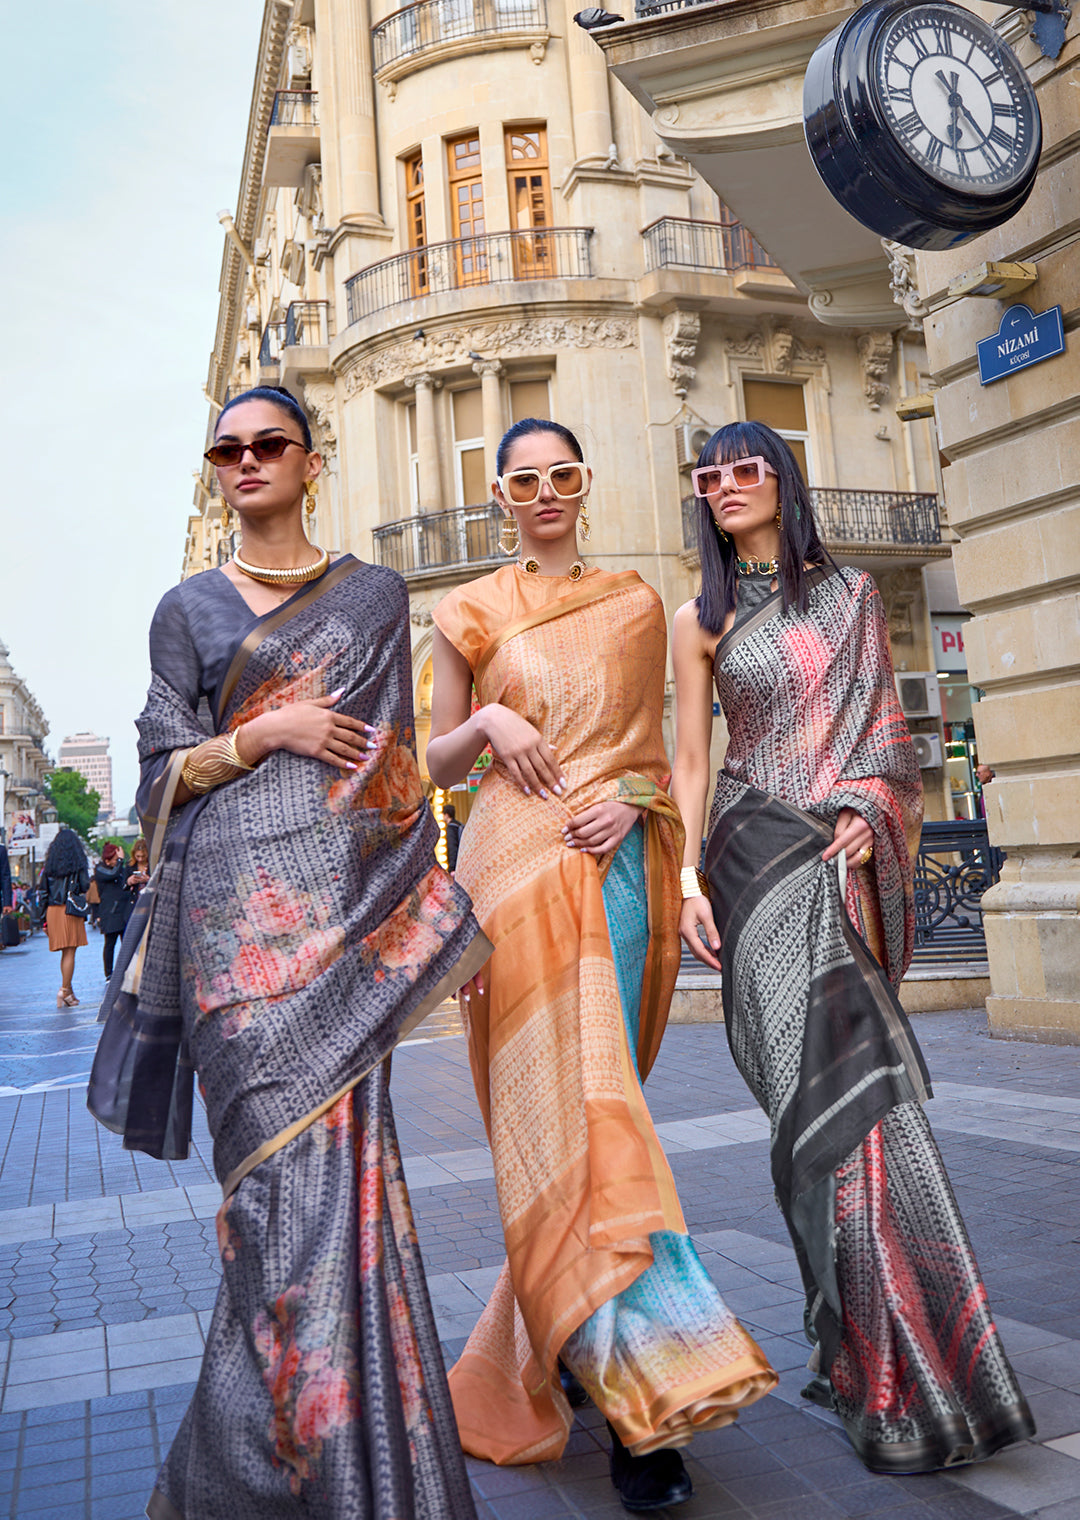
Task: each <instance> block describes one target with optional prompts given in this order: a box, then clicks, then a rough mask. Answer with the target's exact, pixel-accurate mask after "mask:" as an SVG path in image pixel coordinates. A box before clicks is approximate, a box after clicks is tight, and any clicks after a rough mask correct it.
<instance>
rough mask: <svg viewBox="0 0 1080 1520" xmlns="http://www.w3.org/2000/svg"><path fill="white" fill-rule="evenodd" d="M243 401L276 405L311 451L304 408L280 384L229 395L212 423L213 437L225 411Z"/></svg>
mask: <svg viewBox="0 0 1080 1520" xmlns="http://www.w3.org/2000/svg"><path fill="white" fill-rule="evenodd" d="M245 401H269V403H270V405H271V406H276V407H277V409H278V410H279V411H281V412H284V413H285V415H286V417H291V418H292V420H293V421H294V422H295V423H296V425H297V427H298V428H299V429H300V437H301V438H302V439H303V440H304V447H305V449H307V451H308V453H309V454H310V453H311V450H312V448H313V447H314V445H313V444H312V441H311V425H310V423H309V422H308V420H307V416H306V414H305V412H304V408H303V407H302V406H301V405H300V403H299V401H297V399H296V397H295V396H291V395H290V394H289V392H288V391H287V390H285V388H284V387H283V386H280V385H256V386H253V387H252V389H251V390H249V391H241V392H240V394H239V396H231V397H230V398H229V400H228V401H226V403H225V405H224V406H223V407H222V408H221V411H220V412H219V413H218V419H217V421H216V422H215V423H214V437H215V438H216V437H217V432H218V428H219V427H220V426H221V419H222V417H224V415H225V413H226V412H231V411H232V409H233V407H234V406H242V405H243V404H244V402H245Z"/></svg>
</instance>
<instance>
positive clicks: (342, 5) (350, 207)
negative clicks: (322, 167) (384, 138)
mask: <svg viewBox="0 0 1080 1520" xmlns="http://www.w3.org/2000/svg"><path fill="white" fill-rule="evenodd" d="M316 37H317V39H318V46H319V54H320V61H321V64H322V70H323V73H324V75H325V74H329V75H331V76H332V77H331V78H329V79H323V80H322V81H321V84H322V89H321V91H320V102H319V103H320V108H321V107H322V105H323V100H322V96H323V95H324V94H325V95H329V97H330V98H329V99H328V100H327V101H326V107H327V109H326V110H321V111H320V117H321V135H322V142H323V154H324V159H325V160H326V161H327V165H328V167H330V166H331V165H332V164H333V160H334V159H336V165H333V167H335V168H336V173H335V174H334V175H333V179H334V180H335V181H336V183H335V184H334V185H333V187H332V189H331V188H330V187H328V188H327V202H328V206H327V210H328V212H329V211H331V210H332V218H330V217H328V220H332V221H335V222H337V221H341V220H343V219H345V218H348V219H349V220H350V221H353V222H356V223H357V224H359V225H360V226H363V225H364V223H368V224H369V225H373V226H377V227H382V225H383V217H382V214H381V209H380V204H379V161H378V146H377V139H376V132H375V93H374V91H375V86H374V81H373V79H372V75H371V63H370V59H371V7H370V5H369V3H368V0H316ZM327 86H329V89H327Z"/></svg>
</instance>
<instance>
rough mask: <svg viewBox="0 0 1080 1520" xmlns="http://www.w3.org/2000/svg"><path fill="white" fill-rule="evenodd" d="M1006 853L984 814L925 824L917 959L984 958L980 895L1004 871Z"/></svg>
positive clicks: (919, 858)
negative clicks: (967, 819)
mask: <svg viewBox="0 0 1080 1520" xmlns="http://www.w3.org/2000/svg"><path fill="white" fill-rule="evenodd" d="M1004 859H1005V856H1004V854H1003V852H1002V851H1001V850H999V849H997V848H996V847H995V846H994V845H992V844H991V843H990V839H989V836H988V834H987V831H986V820H985V819H984V818H977V819H974V820H973V821H972V822H965V821H961V820H955V821H951V822H945V823H924V824H923V828H922V838H921V839H920V841H919V852H918V854H917V855H916V857H915V957H914V958H915V961H916V963H917V964H919V965H924V966H925V965H930V966H934V965H944V964H946V963H948V962H950V961H984V960H985V959H986V934H985V932H984V930H983V919H982V896H983V893H984V892H985V891H986V889H987V887H991V886H993V884H994V882H995V881H997V879H998V877H999V876H1000V875H1001V863H1002V861H1003V860H1004Z"/></svg>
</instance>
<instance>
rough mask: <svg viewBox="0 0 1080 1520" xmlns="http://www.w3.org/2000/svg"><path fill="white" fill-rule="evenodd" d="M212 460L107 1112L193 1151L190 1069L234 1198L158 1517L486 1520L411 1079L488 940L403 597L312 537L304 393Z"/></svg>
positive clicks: (148, 745)
mask: <svg viewBox="0 0 1080 1520" xmlns="http://www.w3.org/2000/svg"><path fill="white" fill-rule="evenodd" d="M207 458H208V459H209V460H210V462H211V463H212V464H213V465H214V467H215V469H216V470H217V472H218V481H219V483H220V486H221V490H222V494H223V496H224V498H225V501H226V503H227V505H228V508H229V510H230V511H232V512H236V513H237V514H238V516H239V518H240V523H241V528H242V534H243V537H242V542H241V549H240V551H239V552H238V553H237V554H236V556H235V557H234V559H232V560H231V561H229V562H228V563H227V564H226V565H224V566H222V567H220V568H217V569H213V570H209V571H207V572H206V573H205V574H204V575H201V576H196V577H194V578H192V579H191V580H188V581H184V582H183V583H182V584H180V585H179V586H177V587H175V588H174V589H173V590H171V591H169V592H168V593H167V594H166V595H165V597H164V598H163V599H162V601H161V602H160V604H159V606H158V609H157V612H156V613H155V615H154V620H153V625H152V627H151V630H150V663H151V669H152V672H153V679H152V683H151V686H150V691H149V695H148V698H147V704H146V707H145V709H144V710H143V713H142V716H141V717H140V718H139V720H138V728H139V756H140V760H141V766H142V774H141V782H140V787H139V794H138V807H139V812H140V816H141V817H143V818H144V819H147V820H148V821H150V820H153V831H152V833H151V864H152V865H153V866H155V867H156V866H157V865H158V861H159V860H161V862H162V863H161V867H160V871H158V872H157V873H156V874H153V883H154V884H153V886H152V889H151V890H150V891H148V892H145V893H143V894H142V895H141V896H140V900H139V903H138V905H137V907H136V917H135V919H134V921H133V923H132V926H131V930H130V932H129V933H128V934H127V935H126V936H125V939H124V944H123V947H122V949H121V960H120V962H118V964H117V968H116V969H117V971H118V972H119V971H120V969H121V966H124V965H125V962H126V965H127V967H128V968H129V969H130V970H131V976H130V978H129V976H128V972H127V969H125V972H124V976H123V978H122V979H121V978H120V977H119V976H116V977H114V978H113V983H112V985H111V988H110V994H111V996H109V997H107V999H106V1007H107V1012H108V1023H107V1025H106V1028H105V1030H104V1031H103V1033H102V1037H101V1043H100V1044H99V1047H98V1053H97V1057H96V1060H95V1063H94V1070H93V1074H92V1078H91V1085H90V1092H89V1102H90V1106H91V1108H92V1110H93V1112H94V1113H95V1114H97V1116H98V1117H99V1118H100V1119H102V1120H103V1122H105V1123H107V1124H108V1125H109V1126H110V1127H113V1128H117V1129H119V1130H122V1131H123V1133H124V1139H125V1144H126V1145H127V1146H129V1147H132V1148H136V1149H142V1150H146V1151H149V1152H150V1153H151V1154H153V1155H158V1156H165V1157H170V1158H171V1157H176V1156H182V1155H186V1153H187V1143H188V1134H189V1129H190V1112H191V1070H190V1066H189V1065H188V1062H189V1061H190V1063H191V1064H192V1065H194V1067H195V1069H196V1070H197V1071H198V1073H199V1077H200V1083H201V1087H202V1091H203V1093H204V1097H205V1103H206V1110H207V1117H208V1120H209V1125H210V1130H211V1132H212V1134H213V1136H214V1164H215V1167H216V1170H217V1174H218V1177H219V1178H220V1180H221V1183H222V1187H223V1191H224V1194H225V1202H224V1204H223V1206H222V1209H221V1212H220V1213H219V1215H218V1234H219V1239H220V1242H221V1254H222V1266H223V1282H222V1287H221V1291H220V1294H219V1297H218V1301H217V1306H216V1309H215V1311H214V1318H213V1321H212V1324H211V1327H210V1330H209V1334H208V1336H207V1343H206V1353H205V1356H204V1359H203V1364H202V1370H201V1373H200V1376H199V1381H198V1384H197V1386H196V1390H195V1395H194V1398H193V1399H192V1402H191V1405H190V1407H189V1409H188V1411H187V1414H186V1415H185V1417H184V1420H183V1423H182V1424H181V1427H180V1430H179V1432H178V1434H177V1436H176V1439H175V1440H174V1442H173V1445H172V1449H171V1451H170V1452H169V1454H168V1456H167V1457H166V1459H165V1462H164V1464H163V1466H162V1468H161V1471H160V1474H159V1476H158V1480H157V1487H156V1489H155V1491H154V1493H153V1495H152V1497H151V1499H150V1503H149V1506H148V1513H149V1515H150V1516H152V1517H154V1520H266V1517H267V1516H269V1515H274V1516H275V1517H278V1520H286V1517H288V1516H293V1515H295V1516H297V1517H298V1520H299V1517H300V1516H305V1517H310V1520H341V1517H342V1516H346V1515H348V1516H349V1517H351V1520H369V1517H370V1520H375V1517H376V1516H379V1517H382V1516H391V1515H393V1516H394V1517H395V1520H398V1517H400V1520H420V1517H435V1516H446V1517H450V1516H454V1517H455V1520H456V1517H459V1516H460V1517H462V1520H469V1517H474V1516H475V1510H474V1506H473V1503H472V1499H471V1496H470V1490H469V1484H468V1479H467V1477H466V1474H465V1468H464V1462H463V1459H462V1455H461V1449H460V1445H459V1442H458V1439H457V1432H456V1430H455V1428H454V1419H453V1411H452V1408H451V1405H450V1400H449V1395H448V1392H447V1386H446V1375H445V1371H444V1369H443V1364H442V1360H441V1355H440V1350H439V1342H438V1337H437V1335H436V1332H435V1327H434V1320H433V1317H432V1312H431V1305H430V1301H429V1299H428V1294H427V1287H426V1283H425V1279H424V1271H423V1264H422V1261H421V1258H420V1253H419V1249H418V1246H417V1241H416V1234H415V1230H414V1228H413V1222H412V1215H411V1211H410V1205H409V1199H408V1193H407V1191H406V1187H405V1181H404V1175H403V1172H402V1165H401V1156H400V1151H399V1149H398V1143H397V1139H396V1135H395V1130H394V1119H393V1111H392V1107H391V1103H390V1092H389V1060H388V1057H389V1055H390V1052H391V1051H392V1049H393V1047H394V1045H395V1044H396V1043H397V1041H398V1040H399V1039H401V1038H402V1036H403V1035H404V1034H405V1033H406V1032H407V1031H408V1030H409V1029H410V1028H411V1027H412V1026H413V1025H414V1024H416V1023H417V1022H418V1021H419V1020H420V1019H421V1018H423V1017H424V1016H425V1014H426V1013H428V1012H429V1011H430V1010H431V1009H433V1008H435V1007H437V1006H438V1004H439V1003H440V1002H441V1001H442V1000H443V999H444V998H445V997H446V996H447V995H448V994H449V993H450V992H451V991H453V990H455V989H456V988H457V987H458V986H459V985H460V983H461V982H462V981H463V980H465V979H466V978H468V977H469V976H471V975H472V974H473V972H474V970H475V969H476V967H477V966H478V965H480V964H482V962H483V960H484V958H485V956H486V955H487V953H488V946H487V944H486V941H485V940H484V939H483V936H482V935H480V934H479V931H478V929H477V926H476V923H475V921H474V919H473V918H472V915H471V912H470V906H469V902H468V899H467V898H466V896H465V894H464V893H463V892H462V891H461V889H460V888H457V887H455V886H454V884H453V883H452V882H451V881H450V879H449V877H448V876H447V875H446V873H445V872H444V871H443V870H442V868H441V867H440V866H438V865H437V864H436V862H435V857H434V846H435V842H436V840H437V838H438V827H437V825H436V823H435V820H434V818H433V816H432V813H431V810H430V808H429V806H428V804H427V803H426V802H425V800H424V796H423V790H422V787H421V783H420V776H419V771H418V768H417V764H416V754H415V747H414V735H413V717H412V695H411V694H412V674H411V671H412V667H411V661H410V654H409V602H408V594H407V592H406V588H405V584H404V582H403V581H402V579H401V578H400V576H398V575H397V574H395V573H394V572H393V571H391V570H387V569H383V568H382V567H379V566H375V565H368V564H363V563H361V562H360V561H358V560H356V559H354V558H353V556H352V555H348V554H347V555H344V556H342V557H341V558H340V559H338V560H337V561H336V562H334V563H333V564H331V563H330V558H329V555H328V554H327V553H326V552H325V551H319V550H318V549H316V548H315V547H314V546H313V545H312V544H310V543H309V542H308V540H307V538H306V536H305V534H304V530H303V508H304V502H305V498H306V497H307V496H308V495H309V494H310V491H311V490H312V489H313V488H314V485H315V480H316V478H317V476H318V474H319V471H320V469H321V465H322V461H321V459H320V457H319V455H318V453H317V452H315V450H314V449H313V446H312V439H311V433H310V429H309V426H308V422H307V418H306V417H305V415H304V413H303V411H302V410H301V409H300V407H299V406H298V405H297V404H296V402H295V401H294V400H293V399H292V397H291V396H289V395H288V394H287V393H286V392H283V391H277V390H273V389H266V388H261V387H260V388H258V389H256V390H254V391H250V392H247V393H245V394H242V395H240V396H238V397H234V398H233V400H232V401H231V402H230V403H229V404H228V405H226V406H225V407H224V408H223V410H222V411H221V413H220V415H219V417H218V421H217V427H216V433H215V439H214V443H213V446H212V447H211V448H210V449H209V450H208V451H207ZM206 703H208V704H209V710H210V712H211V713H212V714H213V726H212V728H210V729H207V728H206V727H204V726H203V724H202V722H201V721H200V718H199V710H200V706H201V705H203V704H206ZM203 710H204V711H205V710H206V708H205V706H203ZM170 816H172V817H173V823H172V827H171V829H170V831H169V839H168V844H167V845H166V847H165V853H164V857H163V858H162V855H161V840H162V836H163V833H164V823H165V821H166V820H168V819H169V818H170ZM147 922H148V923H149V930H148V934H147V937H146V938H145V940H144V942H143V944H142V945H138V946H137V941H138V939H139V928H140V927H141V926H143V925H144V924H146V923H147ZM136 956H138V957H140V958H141V961H140V959H136V958H135V957H136ZM140 964H141V971H140ZM121 980H122V981H123V983H124V987H123V988H121V987H120V986H119V983H120V982H121ZM113 989H115V991H114V990H113ZM125 989H126V990H125Z"/></svg>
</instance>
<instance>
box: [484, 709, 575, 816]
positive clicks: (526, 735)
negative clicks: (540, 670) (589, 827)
mask: <svg viewBox="0 0 1080 1520" xmlns="http://www.w3.org/2000/svg"><path fill="white" fill-rule="evenodd" d="M476 716H477V718H478V720H479V723H480V731H481V733H482V734H483V735H484V737H485V739H487V741H488V743H489V744H490V745H491V747H492V749H493V750H494V751H495V753H496V754H497V755H498V757H499V759H500V760H501V761H502V763H503V764H504V765H505V766H506V769H507V771H508V772H509V774H510V779H511V780H512V781H513V782H514V783H515V784H516V785H517V786H520V788H521V790H522V791H523V792H524V793H525V795H526V797H531V796H532V794H533V793H534V792H536V793H537V794H538V795H539V796H541V797H543V798H545V799H546V797H547V789H548V787H550V788H551V790H552V791H553V792H554V793H555V795H556V797H561V796H562V792H563V788H564V787H565V785H566V777H565V776H564V775H563V774H562V772H561V771H560V769H559V762H558V761H557V760H556V758H555V752H554V751H553V750H552V749H551V747H550V745H549V744H548V742H547V740H546V739H545V738H544V737H543V735H542V734H541V733H540V732H539V730H538V729H536V728H534V727H533V725H532V724H531V723H530V722H529V720H528V718H523V717H522V716H521V714H520V713H516V712H514V710H513V708H510V707H503V705H502V704H501V703H500V702H490V703H488V705H487V706H486V707H482V708H481V709H480V711H479V712H478V713H477V715H476Z"/></svg>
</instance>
